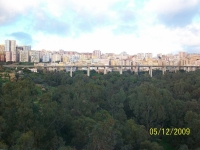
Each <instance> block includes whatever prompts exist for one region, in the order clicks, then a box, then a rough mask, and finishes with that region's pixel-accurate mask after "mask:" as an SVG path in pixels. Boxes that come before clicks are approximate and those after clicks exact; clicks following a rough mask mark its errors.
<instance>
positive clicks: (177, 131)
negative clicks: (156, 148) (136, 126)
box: [149, 128, 190, 136]
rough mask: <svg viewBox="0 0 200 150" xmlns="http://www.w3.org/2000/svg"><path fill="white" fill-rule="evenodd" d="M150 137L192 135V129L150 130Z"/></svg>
mask: <svg viewBox="0 0 200 150" xmlns="http://www.w3.org/2000/svg"><path fill="white" fill-rule="evenodd" d="M149 134H150V135H174V136H177V135H190V128H150V129H149Z"/></svg>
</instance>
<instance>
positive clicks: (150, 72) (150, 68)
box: [149, 66, 152, 77]
mask: <svg viewBox="0 0 200 150" xmlns="http://www.w3.org/2000/svg"><path fill="white" fill-rule="evenodd" d="M149 75H150V77H152V66H151V67H149Z"/></svg>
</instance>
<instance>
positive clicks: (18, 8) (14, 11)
mask: <svg viewBox="0 0 200 150" xmlns="http://www.w3.org/2000/svg"><path fill="white" fill-rule="evenodd" d="M36 6H38V0H34V1H27V0H18V1H17V4H16V2H15V1H12V0H6V1H0V25H5V24H9V23H12V22H15V21H16V18H17V17H18V16H19V15H25V14H26V12H27V10H30V9H33V8H35V7H36Z"/></svg>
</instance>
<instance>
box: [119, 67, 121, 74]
mask: <svg viewBox="0 0 200 150" xmlns="http://www.w3.org/2000/svg"><path fill="white" fill-rule="evenodd" d="M119 74H122V66H121V67H120V70H119Z"/></svg>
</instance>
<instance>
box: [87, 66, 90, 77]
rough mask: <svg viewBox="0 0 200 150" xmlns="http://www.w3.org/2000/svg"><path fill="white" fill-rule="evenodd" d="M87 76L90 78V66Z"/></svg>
mask: <svg viewBox="0 0 200 150" xmlns="http://www.w3.org/2000/svg"><path fill="white" fill-rule="evenodd" d="M87 76H88V77H89V76H90V66H88V67H87Z"/></svg>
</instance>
